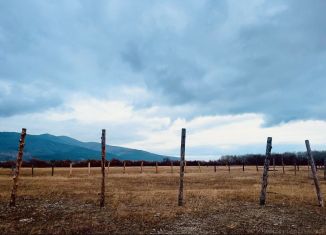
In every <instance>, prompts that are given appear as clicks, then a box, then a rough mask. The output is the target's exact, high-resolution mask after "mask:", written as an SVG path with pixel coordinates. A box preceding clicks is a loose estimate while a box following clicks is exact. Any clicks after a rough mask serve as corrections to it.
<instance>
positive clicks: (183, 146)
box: [178, 128, 186, 206]
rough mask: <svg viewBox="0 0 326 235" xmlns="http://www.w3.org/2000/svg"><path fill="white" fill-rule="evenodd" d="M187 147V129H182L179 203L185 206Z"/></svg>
mask: <svg viewBox="0 0 326 235" xmlns="http://www.w3.org/2000/svg"><path fill="white" fill-rule="evenodd" d="M185 147H186V129H185V128H182V131H181V149H180V185H179V198H178V205H179V206H183V176H184V170H185Z"/></svg>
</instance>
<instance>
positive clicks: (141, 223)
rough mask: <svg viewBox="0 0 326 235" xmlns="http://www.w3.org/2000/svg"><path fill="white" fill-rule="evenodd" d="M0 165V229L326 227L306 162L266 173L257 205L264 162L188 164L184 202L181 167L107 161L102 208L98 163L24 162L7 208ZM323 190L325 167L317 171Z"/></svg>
mask: <svg viewBox="0 0 326 235" xmlns="http://www.w3.org/2000/svg"><path fill="white" fill-rule="evenodd" d="M10 171H11V170H10V169H1V168H0V188H1V191H0V233H3V234H22V233H27V234H48V233H53V234H62V233H64V234H72V233H73V234H92V233H99V234H106V233H111V234H131V233H132V234H212V233H222V234H252V233H255V234H257V233H259V234H271V233H274V234H280V233H283V234H284V233H285V234H326V209H324V208H320V207H319V206H318V201H317V197H316V193H315V189H314V184H313V180H312V179H311V178H310V177H309V176H308V171H307V166H301V167H300V170H299V171H297V174H296V175H295V174H294V168H293V166H286V168H285V174H283V172H282V167H277V168H276V171H275V172H273V171H270V172H269V185H268V190H267V191H268V193H267V201H266V206H264V207H261V206H259V192H260V179H261V175H262V167H260V168H259V171H258V172H257V171H256V167H249V166H248V167H246V168H245V171H244V172H243V171H242V167H241V166H232V167H231V172H228V170H227V168H226V167H225V166H219V167H218V168H217V172H214V168H213V167H206V166H202V167H201V169H199V167H190V166H187V168H186V174H185V205H184V207H178V205H177V197H178V185H179V173H178V167H177V166H175V167H174V172H173V173H171V168H170V167H159V172H158V173H155V167H145V168H144V173H142V174H141V173H140V167H127V169H126V173H125V174H123V169H122V167H110V169H109V174H108V175H107V177H106V197H105V207H104V208H100V207H99V198H100V197H99V192H100V184H101V174H100V168H92V170H91V175H90V176H89V175H88V169H87V168H73V172H72V176H69V168H55V171H54V176H51V169H50V168H45V169H44V168H43V169H39V168H36V169H34V177H32V176H31V169H30V168H23V169H22V175H21V177H20V179H19V187H18V195H17V205H16V207H9V206H8V203H9V198H10V191H11V187H12V177H11V172H10ZM318 173H319V178H320V183H321V188H322V192H324V193H326V181H325V180H324V179H323V172H322V171H318Z"/></svg>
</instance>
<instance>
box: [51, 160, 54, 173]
mask: <svg viewBox="0 0 326 235" xmlns="http://www.w3.org/2000/svg"><path fill="white" fill-rule="evenodd" d="M53 175H54V163H52V173H51V176H53Z"/></svg>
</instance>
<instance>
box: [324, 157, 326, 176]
mask: <svg viewBox="0 0 326 235" xmlns="http://www.w3.org/2000/svg"><path fill="white" fill-rule="evenodd" d="M324 180H326V158H325V159H324Z"/></svg>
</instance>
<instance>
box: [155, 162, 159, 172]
mask: <svg viewBox="0 0 326 235" xmlns="http://www.w3.org/2000/svg"><path fill="white" fill-rule="evenodd" d="M155 172H156V174H157V173H158V165H157V162H156V165H155Z"/></svg>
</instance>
